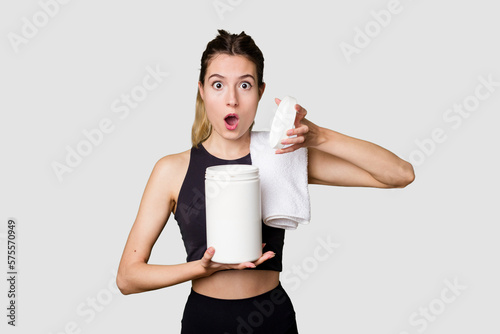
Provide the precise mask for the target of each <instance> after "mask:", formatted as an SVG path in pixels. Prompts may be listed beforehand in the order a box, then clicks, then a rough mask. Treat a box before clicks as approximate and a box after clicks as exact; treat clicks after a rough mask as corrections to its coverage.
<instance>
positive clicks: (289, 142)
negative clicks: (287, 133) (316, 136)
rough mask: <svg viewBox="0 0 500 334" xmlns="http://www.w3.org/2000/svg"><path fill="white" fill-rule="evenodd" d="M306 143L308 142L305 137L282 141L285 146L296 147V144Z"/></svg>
mask: <svg viewBox="0 0 500 334" xmlns="http://www.w3.org/2000/svg"><path fill="white" fill-rule="evenodd" d="M305 141H306V139H305V137H304V136H298V137H295V138H287V139H283V140H282V141H281V144H283V145H296V144H302V143H304V142H305Z"/></svg>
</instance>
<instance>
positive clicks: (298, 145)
mask: <svg viewBox="0 0 500 334" xmlns="http://www.w3.org/2000/svg"><path fill="white" fill-rule="evenodd" d="M303 146H304V145H303V144H295V145H292V146H289V147H287V148H282V149H278V150H276V151H274V153H276V154H283V153H290V152H293V151H295V150H298V149H299V148H301V147H303Z"/></svg>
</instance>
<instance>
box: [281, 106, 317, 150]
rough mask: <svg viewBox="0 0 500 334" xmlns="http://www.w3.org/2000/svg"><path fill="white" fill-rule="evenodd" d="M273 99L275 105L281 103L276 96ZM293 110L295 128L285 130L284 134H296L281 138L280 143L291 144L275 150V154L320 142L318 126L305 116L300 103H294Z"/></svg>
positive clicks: (315, 144) (312, 145)
mask: <svg viewBox="0 0 500 334" xmlns="http://www.w3.org/2000/svg"><path fill="white" fill-rule="evenodd" d="M274 101H275V102H276V104H277V105H279V104H280V103H281V100H280V99H278V98H275V99H274ZM295 110H296V111H297V116H295V122H294V126H295V129H289V130H287V133H286V134H287V136H293V135H297V137H294V138H285V139H283V140H282V141H281V144H283V145H290V144H293V145H291V146H289V147H286V148H283V149H278V150H276V153H277V154H281V153H289V152H293V151H295V150H298V149H299V148H301V147H314V146H317V145H318V144H319V143H320V139H319V132H320V127H319V126H317V125H316V124H314V123H313V122H311V121H309V120H307V119H306V118H305V117H306V115H307V110H306V109H304V108H302V106H301V105H299V104H296V105H295Z"/></svg>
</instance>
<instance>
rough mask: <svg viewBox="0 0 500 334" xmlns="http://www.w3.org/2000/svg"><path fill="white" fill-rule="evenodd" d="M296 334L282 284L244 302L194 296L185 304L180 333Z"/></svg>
mask: <svg viewBox="0 0 500 334" xmlns="http://www.w3.org/2000/svg"><path fill="white" fill-rule="evenodd" d="M259 333H263V334H267V333H272V334H297V333H298V331H297V323H296V321H295V311H294V309H293V305H292V302H291V301H290V297H288V295H287V293H286V292H285V290H284V289H283V287H282V286H281V283H280V284H279V285H278V286H277V287H276V288H274V289H272V290H271V291H268V292H266V293H263V294H261V295H258V296H255V297H251V298H245V299H217V298H212V297H208V296H204V295H201V294H199V293H196V292H195V291H193V289H191V294H190V295H189V297H188V300H187V302H186V307H185V309H184V315H183V318H182V331H181V334H259Z"/></svg>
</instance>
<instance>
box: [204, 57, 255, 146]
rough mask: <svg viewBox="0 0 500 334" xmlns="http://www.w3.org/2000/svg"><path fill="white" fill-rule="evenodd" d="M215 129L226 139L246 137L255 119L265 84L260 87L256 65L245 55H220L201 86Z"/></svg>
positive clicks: (211, 63)
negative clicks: (244, 135)
mask: <svg viewBox="0 0 500 334" xmlns="http://www.w3.org/2000/svg"><path fill="white" fill-rule="evenodd" d="M198 88H199V90H200V95H201V97H202V99H203V102H204V104H205V110H206V112H207V118H208V120H209V121H210V123H211V124H212V129H213V131H215V132H216V133H217V134H219V135H220V136H222V137H224V138H227V139H237V138H239V137H241V136H242V135H243V134H245V133H246V132H247V131H248V129H249V128H250V125H252V122H253V121H254V119H255V114H256V112H257V106H258V103H259V100H260V98H261V96H262V93H263V92H264V85H262V87H261V89H259V87H258V82H257V71H256V67H255V64H254V63H253V62H252V61H250V60H248V59H247V58H245V57H243V56H231V55H226V54H220V55H217V56H215V57H214V58H213V59H212V60H211V61H210V62H209V65H208V67H207V71H206V75H205V82H204V83H203V84H202V83H200V82H199V83H198Z"/></svg>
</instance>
